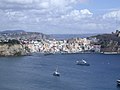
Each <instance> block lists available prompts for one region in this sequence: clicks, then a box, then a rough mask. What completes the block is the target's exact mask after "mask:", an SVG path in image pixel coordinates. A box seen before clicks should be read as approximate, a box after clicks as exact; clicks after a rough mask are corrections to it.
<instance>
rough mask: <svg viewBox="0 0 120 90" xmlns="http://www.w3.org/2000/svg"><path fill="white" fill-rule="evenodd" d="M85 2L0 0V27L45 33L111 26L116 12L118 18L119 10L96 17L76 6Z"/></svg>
mask: <svg viewBox="0 0 120 90" xmlns="http://www.w3.org/2000/svg"><path fill="white" fill-rule="evenodd" d="M87 1H88V0H0V16H1V17H0V27H1V29H11V28H12V29H16V28H18V29H19V28H20V29H30V30H36V31H39V30H41V31H40V32H46V33H51V32H52V33H67V32H68V33H80V32H85V30H86V31H87V32H98V31H97V30H98V29H99V30H104V29H106V30H108V29H112V28H114V23H112V22H113V20H114V19H115V18H116V17H115V16H116V15H117V17H120V10H118V11H117V10H116V11H112V12H109V13H106V14H104V15H102V14H101V15H99V16H96V15H95V13H93V11H91V10H89V9H80V8H79V7H77V5H80V4H81V3H85V2H87ZM93 14H94V15H93ZM110 18H111V19H110ZM107 20H109V21H107ZM45 30H47V31H45ZM62 30H63V31H62ZM57 31H58V32H57Z"/></svg>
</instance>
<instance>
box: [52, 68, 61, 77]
mask: <svg viewBox="0 0 120 90" xmlns="http://www.w3.org/2000/svg"><path fill="white" fill-rule="evenodd" d="M53 76H60V73H59V72H58V67H57V68H56V70H55V71H54V72H53Z"/></svg>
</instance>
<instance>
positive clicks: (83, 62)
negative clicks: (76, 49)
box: [76, 59, 90, 66]
mask: <svg viewBox="0 0 120 90" xmlns="http://www.w3.org/2000/svg"><path fill="white" fill-rule="evenodd" d="M76 64H77V65H82V66H90V64H89V63H87V62H86V61H85V60H84V59H82V60H81V61H76Z"/></svg>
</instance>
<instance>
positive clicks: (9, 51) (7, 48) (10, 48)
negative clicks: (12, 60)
mask: <svg viewBox="0 0 120 90" xmlns="http://www.w3.org/2000/svg"><path fill="white" fill-rule="evenodd" d="M28 54H29V50H28V49H27V47H26V46H25V45H22V44H14V45H10V44H3V45H0V56H21V55H28Z"/></svg>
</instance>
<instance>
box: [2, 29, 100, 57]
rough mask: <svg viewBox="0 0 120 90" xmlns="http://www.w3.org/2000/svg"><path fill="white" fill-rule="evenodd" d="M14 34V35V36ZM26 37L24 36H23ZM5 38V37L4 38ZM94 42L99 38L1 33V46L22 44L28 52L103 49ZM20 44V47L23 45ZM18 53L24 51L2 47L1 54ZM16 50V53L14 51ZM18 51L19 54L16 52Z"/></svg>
mask: <svg viewBox="0 0 120 90" xmlns="http://www.w3.org/2000/svg"><path fill="white" fill-rule="evenodd" d="M12 36H13V37H12ZM23 37H24V38H23ZM3 38H4V39H3ZM92 42H97V39H95V38H94V39H87V38H71V39H67V40H55V39H48V37H47V35H44V34H41V33H35V32H34V33H27V32H23V31H22V32H19V33H18V32H17V33H16V32H14V33H13V32H12V33H10V32H9V33H1V34H0V48H4V47H3V45H5V44H7V45H8V49H9V48H10V47H11V46H14V45H21V46H23V47H24V50H23V51H24V52H25V50H26V52H27V54H28V53H34V52H40V53H44V54H50V53H52V54H56V53H59V54H61V53H62V54H64V53H85V52H86V53H90V52H97V53H99V52H100V50H101V45H95V44H92ZM21 46H19V47H21ZM11 51H12V55H18V54H21V53H23V52H22V51H21V49H20V50H18V51H16V49H14V50H11V49H10V50H5V49H0V55H2V56H3V55H4V54H5V53H6V52H7V53H8V52H10V53H9V54H7V55H11ZM14 51H15V53H13V52H14ZM16 53H17V54H16Z"/></svg>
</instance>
